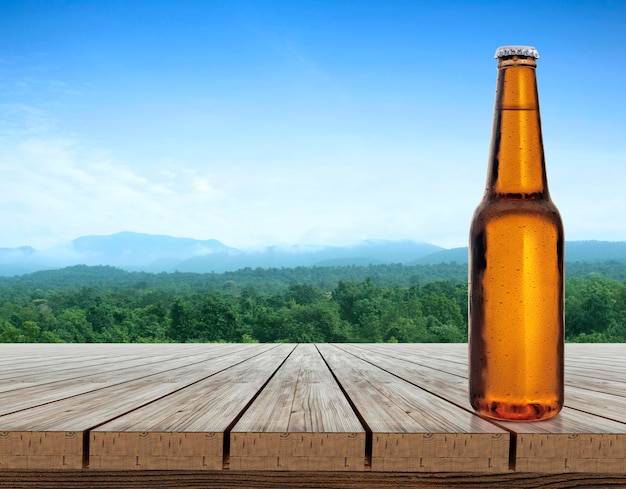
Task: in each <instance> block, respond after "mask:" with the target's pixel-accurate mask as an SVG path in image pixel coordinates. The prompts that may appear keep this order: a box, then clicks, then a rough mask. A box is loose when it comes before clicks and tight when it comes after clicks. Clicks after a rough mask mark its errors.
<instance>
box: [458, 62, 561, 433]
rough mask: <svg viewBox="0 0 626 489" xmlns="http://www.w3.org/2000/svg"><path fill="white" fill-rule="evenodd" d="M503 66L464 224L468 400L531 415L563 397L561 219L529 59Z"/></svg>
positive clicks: (518, 417)
mask: <svg viewBox="0 0 626 489" xmlns="http://www.w3.org/2000/svg"><path fill="white" fill-rule="evenodd" d="M507 71H508V73H505V72H504V71H501V73H500V76H499V83H498V90H499V92H498V95H497V101H496V118H495V120H494V139H493V141H492V155H491V163H490V177H489V179H488V187H487V192H486V194H485V198H484V199H483V201H482V202H481V204H480V205H479V206H478V208H477V209H476V212H475V213H474V218H473V221H472V226H471V230H470V256H469V258H470V265H469V318H470V319H469V322H470V334H469V338H470V339H469V361H470V372H469V373H470V402H471V404H472V406H473V407H474V409H475V410H476V411H477V412H478V413H480V414H483V415H485V416H489V417H492V418H496V419H502V420H512V421H536V420H542V419H548V418H550V417H552V416H554V415H556V414H557V413H558V412H559V411H560V410H561V408H562V406H563V334H564V331H563V306H564V304H563V280H564V277H563V226H562V223H561V218H560V215H559V212H558V210H557V208H556V206H555V205H554V204H553V202H552V201H551V200H550V197H549V195H548V191H547V183H546V176H545V165H544V161H543V146H542V141H541V129H540V121H539V113H538V101H537V97H536V86H535V84H534V83H535V81H534V80H535V79H534V67H532V68H531V67H526V66H525V67H521V68H518V67H509V68H507ZM507 90H508V91H509V92H510V93H508V94H507ZM511 101H513V102H514V103H511ZM507 102H508V103H507Z"/></svg>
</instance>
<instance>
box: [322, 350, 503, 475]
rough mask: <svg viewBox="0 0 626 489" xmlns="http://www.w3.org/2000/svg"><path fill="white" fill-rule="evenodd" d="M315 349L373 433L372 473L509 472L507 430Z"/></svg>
mask: <svg viewBox="0 0 626 489" xmlns="http://www.w3.org/2000/svg"><path fill="white" fill-rule="evenodd" d="M318 348H319V350H320V352H321V353H322V356H323V357H324V359H325V360H326V362H327V363H328V365H329V367H330V368H331V370H332V372H333V373H334V374H335V376H336V377H337V380H338V382H339V383H340V384H341V386H342V387H343V389H344V391H345V392H346V393H347V394H348V396H349V397H350V399H351V401H352V403H353V405H354V406H355V408H356V409H357V411H358V412H359V413H360V415H361V417H362V419H363V420H364V422H365V423H366V424H367V426H368V427H369V429H370V430H371V432H372V453H371V469H372V470H374V471H406V472H440V471H449V472H452V471H462V472H507V471H508V470H509V433H508V432H507V431H505V430H503V429H501V428H498V427H497V426H495V425H493V424H492V423H489V422H487V421H485V420H484V419H482V418H480V417H479V416H476V415H474V414H472V413H471V412H469V411H468V410H465V409H461V408H459V407H458V406H456V405H454V404H452V403H450V402H448V401H446V400H444V399H441V398H440V397H437V396H435V395H433V394H431V393H429V392H427V391H424V390H423V389H420V388H418V387H416V386H414V385H412V384H410V383H408V382H406V381H404V380H401V379H399V378H398V377H396V376H394V375H392V374H390V373H388V372H386V371H384V370H382V369H380V368H378V367H376V366H374V365H371V364H369V363H367V362H365V361H363V360H359V359H357V358H355V357H354V356H352V355H349V354H347V353H345V352H343V351H341V350H339V349H338V348H336V347H333V346H329V345H318Z"/></svg>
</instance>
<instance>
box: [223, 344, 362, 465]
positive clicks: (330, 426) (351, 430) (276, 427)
mask: <svg viewBox="0 0 626 489" xmlns="http://www.w3.org/2000/svg"><path fill="white" fill-rule="evenodd" d="M364 458H365V430H364V428H363V427H362V425H361V423H360V422H359V420H358V418H357V416H356V415H355V414H354V412H353V411H352V409H351V407H350V405H349V403H348V401H347V400H346V398H345V396H344V395H343V393H342V392H341V389H340V388H339V386H338V385H337V384H336V382H335V380H334V378H333V377H332V375H331V373H330V372H329V371H328V368H327V367H326V364H325V363H324V361H323V360H322V358H321V356H320V355H319V352H318V351H317V349H316V348H315V346H314V345H305V344H300V345H298V347H297V348H296V349H295V351H294V352H293V353H292V355H291V356H290V357H289V358H288V359H287V361H286V362H285V363H284V364H283V366H282V367H281V368H280V370H279V371H278V372H277V373H276V375H275V376H274V377H273V378H272V380H271V381H270V382H269V384H268V385H267V386H266V388H265V389H264V390H263V391H262V392H261V393H260V394H259V396H258V398H257V399H256V400H255V401H254V403H253V404H252V405H251V406H250V408H249V409H248V410H247V411H246V413H244V415H243V416H242V418H241V419H240V420H239V422H238V423H237V424H236V425H235V426H234V428H233V429H232V431H231V433H230V468H231V469H234V470H364V468H365V463H364V462H365V460H364Z"/></svg>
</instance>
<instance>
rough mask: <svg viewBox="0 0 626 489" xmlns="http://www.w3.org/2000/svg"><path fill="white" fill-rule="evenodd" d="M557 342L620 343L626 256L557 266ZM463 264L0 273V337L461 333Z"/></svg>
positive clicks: (625, 311)
mask: <svg viewBox="0 0 626 489" xmlns="http://www.w3.org/2000/svg"><path fill="white" fill-rule="evenodd" d="M566 272H567V275H566V276H567V279H566V290H565V297H566V299H565V309H566V311H565V317H566V327H565V330H566V341H569V342H626V264H624V263H618V262H606V263H572V264H568V265H567V271H566ZM466 279H467V265H465V264H456V263H448V264H438V265H415V266H408V265H370V266H346V267H299V268H280V269H261V268H257V269H251V268H246V269H242V270H239V271H237V272H228V273H220V274H216V273H206V274H197V273H178V272H176V273H158V274H151V273H144V272H127V271H124V270H121V269H118V268H113V267H104V266H102V267H88V266H74V267H68V268H64V269H60V270H50V271H41V272H36V273H32V274H28V275H22V276H16V277H0V342H3V343H18V342H27V343H55V342H77V343H85V342H88V343H97V342H113V343H126V342H464V341H467V280H466Z"/></svg>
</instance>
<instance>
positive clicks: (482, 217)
mask: <svg viewBox="0 0 626 489" xmlns="http://www.w3.org/2000/svg"><path fill="white" fill-rule="evenodd" d="M510 215H525V216H527V217H528V218H529V219H532V218H541V219H543V220H550V221H553V222H554V223H555V224H557V225H559V226H562V223H561V221H562V220H561V214H560V212H559V209H558V208H557V206H556V204H555V203H554V202H553V201H552V200H551V199H550V198H536V199H519V198H502V197H497V198H490V197H489V196H486V197H485V198H483V200H482V201H481V202H480V203H479V204H478V206H477V207H476V210H475V211H474V215H473V219H472V221H473V222H477V221H486V220H493V219H499V218H503V217H506V216H510Z"/></svg>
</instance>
